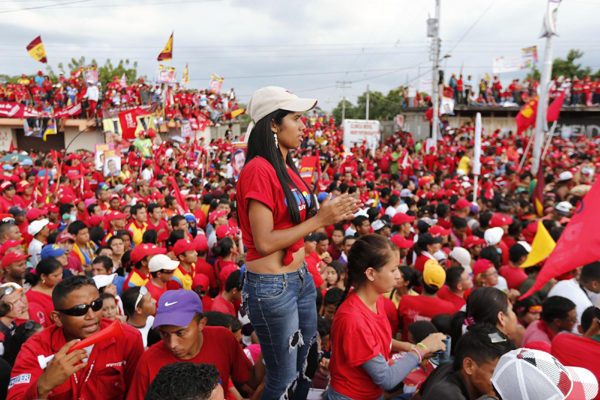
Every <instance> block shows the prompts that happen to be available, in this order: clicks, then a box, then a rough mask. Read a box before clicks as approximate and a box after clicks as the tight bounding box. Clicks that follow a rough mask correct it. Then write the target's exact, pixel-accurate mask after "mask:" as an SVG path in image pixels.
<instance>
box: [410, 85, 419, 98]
mask: <svg viewBox="0 0 600 400" xmlns="http://www.w3.org/2000/svg"><path fill="white" fill-rule="evenodd" d="M408 97H409V98H412V97H417V88H416V87H414V86H409V87H408Z"/></svg>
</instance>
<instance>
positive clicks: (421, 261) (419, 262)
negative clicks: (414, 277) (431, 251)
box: [414, 254, 435, 273]
mask: <svg viewBox="0 0 600 400" xmlns="http://www.w3.org/2000/svg"><path fill="white" fill-rule="evenodd" d="M427 260H435V258H433V257H429V256H428V255H426V254H421V255H420V256H418V257H417V259H416V260H415V265H414V269H416V270H417V271H419V272H421V273H423V270H424V269H425V263H426V262H427Z"/></svg>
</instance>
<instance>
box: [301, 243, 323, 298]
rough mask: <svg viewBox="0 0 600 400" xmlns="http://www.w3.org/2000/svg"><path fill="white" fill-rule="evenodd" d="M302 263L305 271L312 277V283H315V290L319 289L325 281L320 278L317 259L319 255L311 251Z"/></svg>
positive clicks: (318, 260)
mask: <svg viewBox="0 0 600 400" xmlns="http://www.w3.org/2000/svg"><path fill="white" fill-rule="evenodd" d="M304 261H305V262H306V269H308V272H310V274H311V275H312V277H313V281H315V286H316V287H317V289H318V288H320V287H321V285H322V284H323V283H324V282H325V281H324V280H323V277H322V276H321V268H320V265H321V259H320V258H319V255H318V254H317V252H316V251H313V252H312V253H310V254H309V255H307V256H306V257H305V258H304Z"/></svg>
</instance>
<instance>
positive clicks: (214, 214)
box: [208, 210, 227, 225]
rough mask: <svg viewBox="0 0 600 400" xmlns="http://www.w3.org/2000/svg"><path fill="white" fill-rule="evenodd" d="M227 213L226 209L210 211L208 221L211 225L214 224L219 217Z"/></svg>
mask: <svg viewBox="0 0 600 400" xmlns="http://www.w3.org/2000/svg"><path fill="white" fill-rule="evenodd" d="M225 215H227V211H225V210H221V211H213V212H211V213H210V216H209V217H208V222H209V223H210V224H211V225H213V224H214V223H215V221H216V220H217V219H219V218H220V217H223V216H225Z"/></svg>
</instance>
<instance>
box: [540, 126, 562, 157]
mask: <svg viewBox="0 0 600 400" xmlns="http://www.w3.org/2000/svg"><path fill="white" fill-rule="evenodd" d="M557 122H558V121H554V122H553V123H552V128H550V133H549V134H548V140H546V146H544V151H543V153H542V158H541V160H540V162H542V160H543V159H544V158H545V157H546V152H547V151H548V147H550V142H552V137H554V130H555V129H556V123H557Z"/></svg>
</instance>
